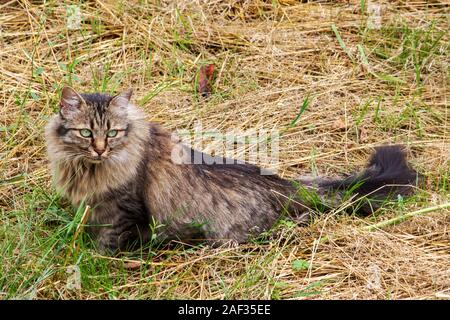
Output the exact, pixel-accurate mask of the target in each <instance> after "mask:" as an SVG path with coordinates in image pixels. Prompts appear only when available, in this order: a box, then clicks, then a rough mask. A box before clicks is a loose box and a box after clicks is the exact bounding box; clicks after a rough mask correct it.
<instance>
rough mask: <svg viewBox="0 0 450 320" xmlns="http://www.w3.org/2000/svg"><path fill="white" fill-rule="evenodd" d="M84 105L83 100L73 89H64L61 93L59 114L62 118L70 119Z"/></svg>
mask: <svg viewBox="0 0 450 320" xmlns="http://www.w3.org/2000/svg"><path fill="white" fill-rule="evenodd" d="M82 104H83V98H82V97H81V96H80V95H79V94H78V93H77V92H76V91H75V90H74V89H72V88H71V87H67V86H66V87H64V88H63V89H62V91H61V101H60V103H59V105H60V110H59V113H60V114H61V116H62V117H69V116H70V115H72V114H74V113H75V112H77V111H79V110H80V108H81V106H82Z"/></svg>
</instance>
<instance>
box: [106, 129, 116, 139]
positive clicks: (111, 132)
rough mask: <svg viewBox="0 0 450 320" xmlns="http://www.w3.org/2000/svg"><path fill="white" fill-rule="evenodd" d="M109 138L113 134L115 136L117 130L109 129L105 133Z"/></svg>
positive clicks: (112, 136)
mask: <svg viewBox="0 0 450 320" xmlns="http://www.w3.org/2000/svg"><path fill="white" fill-rule="evenodd" d="M106 135H107V136H108V137H109V138H114V137H115V136H117V130H109V131H108V133H107V134H106Z"/></svg>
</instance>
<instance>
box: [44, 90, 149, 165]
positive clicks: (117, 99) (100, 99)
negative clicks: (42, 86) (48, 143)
mask: <svg viewBox="0 0 450 320" xmlns="http://www.w3.org/2000/svg"><path fill="white" fill-rule="evenodd" d="M131 94H132V91H131V90H127V91H124V92H122V93H120V94H118V95H116V96H109V95H106V94H99V93H93V94H79V93H77V92H76V91H75V90H74V89H72V88H70V87H64V88H63V90H62V93H61V100H60V109H59V115H57V116H56V117H55V119H54V121H53V124H52V125H51V126H50V128H49V129H48V131H50V132H48V133H47V134H48V135H50V136H51V139H52V140H53V142H54V143H57V144H58V145H59V146H61V147H62V148H63V149H64V153H65V155H66V157H67V158H74V159H75V158H77V159H80V158H81V159H83V160H85V161H87V162H90V163H94V164H99V163H102V162H104V161H107V160H108V159H114V158H118V157H124V155H125V153H126V150H125V149H126V147H127V146H128V145H129V144H130V143H132V141H130V140H132V139H133V137H132V136H131V137H130V133H132V130H136V129H137V128H133V125H134V124H135V122H136V121H138V120H141V119H140V117H139V116H138V117H136V114H137V110H136V108H135V107H134V106H132V105H131V104H130V98H131Z"/></svg>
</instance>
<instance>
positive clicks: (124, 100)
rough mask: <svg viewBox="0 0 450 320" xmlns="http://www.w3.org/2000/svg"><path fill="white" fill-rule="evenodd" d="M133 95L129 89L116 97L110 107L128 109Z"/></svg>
mask: <svg viewBox="0 0 450 320" xmlns="http://www.w3.org/2000/svg"><path fill="white" fill-rule="evenodd" d="M132 94H133V90H132V89H128V90H125V91H123V92H122V93H119V94H118V95H116V96H114V97H113V98H112V100H111V102H110V103H109V105H110V106H113V107H118V108H120V109H127V108H128V104H129V103H130V99H131V95H132Z"/></svg>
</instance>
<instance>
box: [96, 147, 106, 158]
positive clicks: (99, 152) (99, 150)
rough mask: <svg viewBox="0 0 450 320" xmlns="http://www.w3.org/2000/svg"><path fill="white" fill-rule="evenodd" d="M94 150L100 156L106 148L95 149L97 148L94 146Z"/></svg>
mask: <svg viewBox="0 0 450 320" xmlns="http://www.w3.org/2000/svg"><path fill="white" fill-rule="evenodd" d="M94 151H95V152H97V154H98V155H99V156H101V155H102V154H103V153H104V152H105V151H106V149H97V148H95V149H94Z"/></svg>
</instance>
